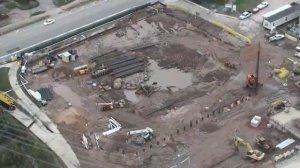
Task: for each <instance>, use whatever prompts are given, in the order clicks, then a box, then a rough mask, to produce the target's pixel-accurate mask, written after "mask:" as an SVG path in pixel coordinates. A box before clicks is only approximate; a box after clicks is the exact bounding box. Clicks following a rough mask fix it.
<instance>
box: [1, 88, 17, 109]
mask: <svg viewBox="0 0 300 168" xmlns="http://www.w3.org/2000/svg"><path fill="white" fill-rule="evenodd" d="M0 104H1V105H2V106H3V107H5V108H7V109H9V110H14V109H15V108H16V106H15V101H14V100H13V99H12V98H11V97H9V96H8V95H7V94H6V93H5V92H2V91H0Z"/></svg>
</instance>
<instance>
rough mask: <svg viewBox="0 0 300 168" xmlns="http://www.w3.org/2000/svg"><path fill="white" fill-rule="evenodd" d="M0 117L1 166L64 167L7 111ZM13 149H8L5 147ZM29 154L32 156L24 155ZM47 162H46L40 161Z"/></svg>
mask: <svg viewBox="0 0 300 168" xmlns="http://www.w3.org/2000/svg"><path fill="white" fill-rule="evenodd" d="M0 112H1V119H0V147H1V148H0V165H1V168H2V167H3V168H21V167H22V168H29V167H41V168H53V167H54V166H56V167H61V168H65V166H64V164H63V163H62V161H61V160H60V159H59V158H58V157H57V156H56V155H55V154H54V153H53V151H51V150H50V149H49V148H48V147H47V146H46V145H45V144H44V143H42V142H41V141H40V140H39V139H38V138H37V137H36V136H34V135H33V134H32V133H31V132H30V131H29V130H27V129H26V128H25V127H24V126H23V125H22V124H21V123H20V122H19V121H18V120H16V119H15V118H13V117H12V116H11V115H10V114H9V113H7V112H2V111H1V109H0ZM3 147H5V148H7V149H9V150H12V151H15V152H12V151H9V150H7V149H5V148H3ZM24 155H27V156H31V157H32V158H34V159H32V158H29V157H25V156H24ZM40 160H42V161H45V162H47V163H49V164H46V163H44V162H42V161H40Z"/></svg>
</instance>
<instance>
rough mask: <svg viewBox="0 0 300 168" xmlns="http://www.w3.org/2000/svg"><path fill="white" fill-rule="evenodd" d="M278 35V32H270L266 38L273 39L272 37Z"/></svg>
mask: <svg viewBox="0 0 300 168" xmlns="http://www.w3.org/2000/svg"><path fill="white" fill-rule="evenodd" d="M276 34H278V32H276V31H273V32H268V33H266V34H265V37H266V38H270V37H272V36H274V35H276Z"/></svg>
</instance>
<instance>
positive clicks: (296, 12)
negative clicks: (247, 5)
mask: <svg viewBox="0 0 300 168" xmlns="http://www.w3.org/2000/svg"><path fill="white" fill-rule="evenodd" d="M299 16H300V4H298V3H292V4H291V5H284V6H282V7H280V8H278V9H276V10H273V11H271V12H268V13H266V14H264V15H263V26H264V28H266V29H269V30H271V29H272V28H273V27H274V28H276V27H278V26H281V25H283V24H285V23H288V22H290V21H292V20H297V22H298V23H299Z"/></svg>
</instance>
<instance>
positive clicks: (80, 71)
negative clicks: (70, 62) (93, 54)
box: [73, 65, 89, 75]
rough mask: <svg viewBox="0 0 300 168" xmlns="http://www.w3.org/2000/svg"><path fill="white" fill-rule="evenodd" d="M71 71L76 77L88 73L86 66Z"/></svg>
mask: <svg viewBox="0 0 300 168" xmlns="http://www.w3.org/2000/svg"><path fill="white" fill-rule="evenodd" d="M73 71H74V73H75V74H76V75H84V74H87V73H89V68H88V65H82V66H78V67H75V68H74V69H73Z"/></svg>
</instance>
